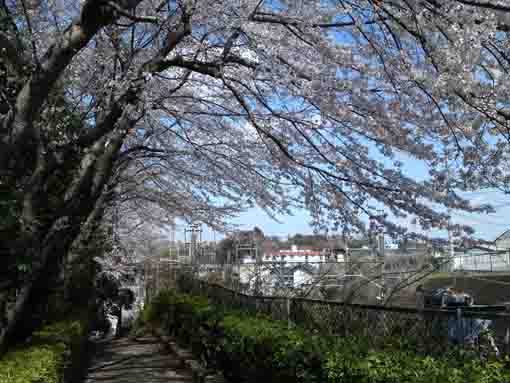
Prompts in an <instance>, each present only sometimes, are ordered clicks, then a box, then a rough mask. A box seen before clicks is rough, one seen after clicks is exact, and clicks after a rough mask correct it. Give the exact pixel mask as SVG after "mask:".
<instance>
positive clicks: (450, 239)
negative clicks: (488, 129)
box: [445, 151, 457, 287]
mask: <svg viewBox="0 0 510 383" xmlns="http://www.w3.org/2000/svg"><path fill="white" fill-rule="evenodd" d="M445 168H446V200H447V204H448V205H447V206H448V207H447V214H448V223H447V225H448V248H449V258H450V259H449V262H448V264H450V265H452V264H453V265H455V260H454V257H455V248H454V244H453V233H452V221H451V216H452V214H451V208H450V205H449V203H450V201H449V200H450V165H449V163H448V151H446V153H445ZM452 272H453V286H454V287H455V286H456V285H457V274H456V272H455V270H453V269H452Z"/></svg>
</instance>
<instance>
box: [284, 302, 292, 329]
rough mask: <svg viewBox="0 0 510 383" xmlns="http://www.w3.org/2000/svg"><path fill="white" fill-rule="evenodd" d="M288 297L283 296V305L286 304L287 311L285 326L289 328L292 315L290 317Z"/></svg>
mask: <svg viewBox="0 0 510 383" xmlns="http://www.w3.org/2000/svg"><path fill="white" fill-rule="evenodd" d="M290 303H291V301H290V298H289V297H286V298H285V306H286V309H287V310H286V313H287V327H288V328H289V329H290V328H292V317H291V312H290Z"/></svg>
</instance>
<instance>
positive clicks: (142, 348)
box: [84, 336, 192, 383]
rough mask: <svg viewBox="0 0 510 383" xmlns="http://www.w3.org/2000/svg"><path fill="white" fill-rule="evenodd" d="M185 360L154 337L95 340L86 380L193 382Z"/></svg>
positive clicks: (86, 382) (88, 382)
mask: <svg viewBox="0 0 510 383" xmlns="http://www.w3.org/2000/svg"><path fill="white" fill-rule="evenodd" d="M191 376H192V375H191V372H190V371H188V370H187V369H186V368H185V367H184V363H183V362H182V360H179V359H178V358H177V357H176V356H175V355H172V354H169V353H168V351H165V350H164V349H163V348H162V346H161V344H160V343H159V342H158V340H157V339H156V338H154V337H149V336H147V337H144V338H138V339H136V340H132V339H128V338H123V339H115V340H111V341H101V342H96V343H95V345H94V356H93V357H92V358H91V363H90V365H89V368H88V371H87V375H86V378H85V379H84V383H163V382H168V383H170V382H175V383H181V382H182V383H184V382H191V381H192V377H191Z"/></svg>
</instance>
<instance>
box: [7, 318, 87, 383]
mask: <svg viewBox="0 0 510 383" xmlns="http://www.w3.org/2000/svg"><path fill="white" fill-rule="evenodd" d="M87 335H88V326H87V321H86V320H84V319H83V317H82V318H73V319H68V320H63V321H58V322H53V323H49V324H46V325H45V326H43V328H42V329H40V330H39V331H37V332H35V333H34V334H33V336H32V339H31V340H30V342H29V343H26V344H23V345H20V346H18V347H16V348H14V349H13V350H11V351H9V352H7V353H6V354H5V355H4V356H3V357H2V358H1V359H0V383H62V382H64V381H69V382H71V381H74V380H71V379H74V377H73V375H74V374H75V373H76V370H77V369H78V368H80V367H81V366H80V363H82V362H83V359H84V347H85V343H86V339H87Z"/></svg>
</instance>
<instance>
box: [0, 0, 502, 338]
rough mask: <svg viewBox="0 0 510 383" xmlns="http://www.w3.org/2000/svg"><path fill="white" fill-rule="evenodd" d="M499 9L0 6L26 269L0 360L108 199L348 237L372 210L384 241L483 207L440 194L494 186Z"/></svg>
mask: <svg viewBox="0 0 510 383" xmlns="http://www.w3.org/2000/svg"><path fill="white" fill-rule="evenodd" d="M509 12H510V8H509V7H508V6H506V5H505V4H504V2H502V1H498V0H493V1H487V0H485V1H482V0H444V1H436V0H416V1H409V0H391V1H384V0H383V1H381V0H377V1H376V0H357V1H349V0H335V1H333V0H331V1H313V0H310V1H304V0H303V1H286V0H283V1H271V0H236V1H232V0H220V1H209V0H205V1H194V0H111V1H107V0H84V1H81V2H77V1H75V0H53V1H49V0H40V1H37V2H30V3H29V2H28V1H25V0H0V19H1V21H2V22H1V23H0V51H1V52H2V54H1V55H0V83H1V84H2V87H1V88H0V172H1V173H0V175H1V177H2V178H1V183H0V186H1V187H2V188H7V189H8V190H9V194H10V195H13V196H15V197H13V198H11V197H9V198H10V199H9V201H11V202H10V205H9V206H11V207H13V209H14V210H15V211H16V214H17V215H16V217H19V219H16V220H6V222H4V221H1V224H2V225H3V226H4V227H1V228H0V230H2V232H4V231H8V232H10V233H13V235H12V236H11V237H12V238H15V240H14V241H12V242H10V243H9V245H8V246H3V245H2V246H1V248H6V250H5V251H6V252H7V253H8V255H9V256H8V257H7V258H6V259H8V260H9V261H8V262H9V263H11V262H15V261H13V260H17V259H21V258H23V259H28V260H29V261H28V262H29V264H30V269H29V271H28V272H27V273H26V275H24V277H23V278H22V280H19V279H16V278H11V279H12V280H10V279H9V278H10V277H9V278H7V281H6V284H5V285H6V286H7V285H9V286H10V288H12V287H13V286H14V287H15V288H16V289H17V294H16V297H15V302H14V304H12V305H3V304H0V307H2V306H4V307H8V308H7V309H6V313H5V314H6V315H5V317H6V318H5V321H2V322H5V323H6V325H4V326H2V328H1V329H0V346H4V345H5V344H6V342H7V340H8V339H9V338H10V337H11V334H13V333H15V327H16V323H17V320H18V319H19V318H21V317H22V316H23V315H24V314H25V313H26V310H27V308H28V307H30V305H31V303H34V302H37V301H40V300H41V299H44V297H42V296H40V295H38V294H37V291H39V290H38V289H39V288H40V287H42V286H44V285H45V283H46V281H47V279H48V278H50V277H51V276H54V275H57V274H58V272H59V270H60V269H61V268H62V264H63V262H64V260H65V259H66V254H67V252H68V249H69V247H70V246H71V244H72V243H73V241H74V240H75V239H76V237H77V236H78V235H79V234H80V231H81V228H82V225H83V223H84V222H86V221H87V220H88V219H89V216H90V215H91V214H95V213H94V212H98V211H101V204H102V203H104V201H108V200H111V199H112V198H115V199H116V200H117V201H122V203H125V204H129V206H131V207H133V208H135V209H138V210H139V214H140V215H143V214H144V212H146V211H151V210H147V209H146V208H147V206H153V207H156V208H157V209H160V211H161V212H163V213H161V214H158V215H156V216H155V217H153V216H148V217H146V218H147V219H153V218H158V220H159V221H161V220H163V221H164V215H165V214H164V212H172V215H173V216H175V215H181V216H187V217H192V218H193V219H196V220H200V221H204V222H208V223H210V224H211V225H213V226H221V225H222V224H223V223H224V222H225V221H224V220H225V219H226V218H228V217H229V216H231V215H233V214H236V213H237V212H239V211H240V210H242V209H243V208H246V207H249V206H253V205H255V204H257V205H259V206H261V207H262V208H263V209H265V210H266V211H267V212H268V213H270V214H278V213H288V212H289V211H290V210H291V209H292V208H293V207H305V208H307V209H309V210H310V211H311V213H312V217H313V223H314V225H316V226H317V227H318V228H324V227H326V226H327V225H329V224H330V225H332V226H333V227H338V226H343V227H345V228H362V227H363V219H362V216H363V215H366V216H370V215H372V214H373V213H374V210H375V209H376V208H377V207H378V206H380V205H381V204H383V205H385V206H386V207H387V208H388V210H389V212H390V213H391V214H389V215H388V216H386V218H381V217H380V218H379V219H380V220H381V221H384V222H381V223H384V224H385V225H386V227H387V228H388V229H389V230H391V231H392V232H397V233H398V232H400V233H402V232H405V231H406V228H405V225H399V222H401V221H400V219H402V218H405V217H415V218H417V219H418V222H419V224H420V225H421V227H423V228H426V229H427V228H438V227H440V228H444V227H445V225H446V222H447V221H448V214H447V213H446V209H445V208H446V207H449V208H452V209H461V210H465V211H489V210H490V207H488V206H471V205H470V203H469V202H468V201H466V200H464V199H462V198H461V197H460V196H459V195H458V194H457V193H455V192H453V191H452V190H454V189H468V188H477V187H481V186H497V187H502V188H506V187H507V186H508V181H509V178H508V173H507V172H506V169H507V167H505V166H504V165H505V164H506V161H507V158H508V151H507V144H508V139H509V132H510V130H509V129H508V120H509V119H510V117H509V112H508V110H507V104H508V103H507V100H508V86H506V84H507V77H508V76H507V75H506V74H507V72H508V69H509V63H510V60H509V59H508V57H509V55H508V31H509V26H510V22H509V21H508V17H507V16H508V14H509ZM402 158H414V159H415V160H420V161H422V162H423V163H425V164H426V166H427V167H428V168H429V171H430V176H429V178H428V179H426V180H424V181H423V180H421V181H417V180H416V179H414V178H413V177H412V175H409V174H406V172H405V169H404V167H403V164H402V162H401V160H402ZM447 174H448V175H449V176H446V175H447ZM5 185H7V186H5ZM116 186H119V187H116ZM50 194H51V195H52V196H53V197H52V200H51V203H48V201H47V198H48V195H50ZM0 200H4V199H3V197H2V198H1V199H0ZM376 202H377V203H376ZM4 205H5V204H3V205H2V206H4ZM4 229H5V230H4ZM460 229H462V230H464V231H465V232H466V233H470V230H469V228H468V227H461V228H460ZM8 267H9V265H8ZM9 275H10V274H9ZM2 297H3V295H1V294H0V299H3V298H2Z"/></svg>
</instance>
